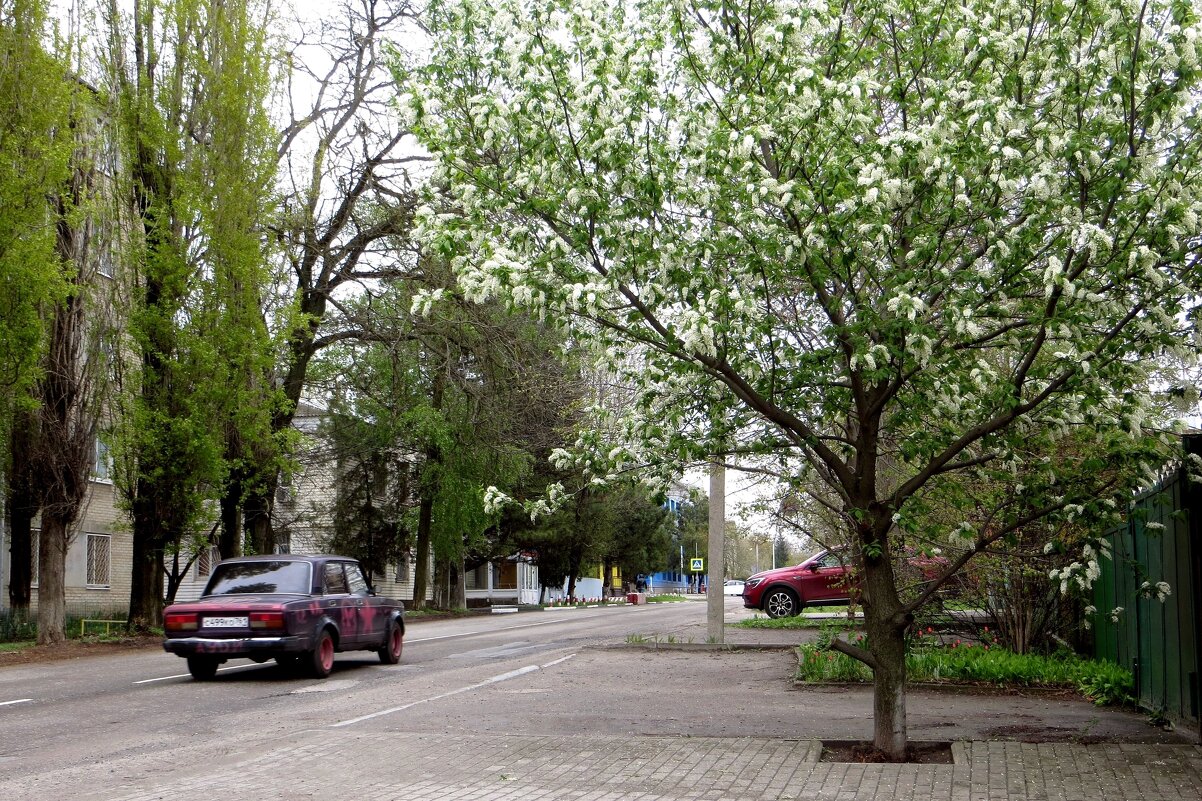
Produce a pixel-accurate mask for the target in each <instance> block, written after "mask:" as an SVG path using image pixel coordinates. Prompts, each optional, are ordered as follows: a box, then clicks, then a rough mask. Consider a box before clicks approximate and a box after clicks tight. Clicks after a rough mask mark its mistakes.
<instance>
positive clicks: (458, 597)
mask: <svg viewBox="0 0 1202 801" xmlns="http://www.w3.org/2000/svg"><path fill="white" fill-rule="evenodd" d="M489 569H490V570H491V569H492V566H491V565H490V566H489ZM447 608H449V609H467V582H466V574H465V573H464V570H463V562H462V561H461V560H457V559H452V560H450V562H449V563H448V570H447Z"/></svg>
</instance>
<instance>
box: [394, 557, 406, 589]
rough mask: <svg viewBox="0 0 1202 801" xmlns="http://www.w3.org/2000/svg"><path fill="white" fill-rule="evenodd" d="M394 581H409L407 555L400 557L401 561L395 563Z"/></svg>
mask: <svg viewBox="0 0 1202 801" xmlns="http://www.w3.org/2000/svg"><path fill="white" fill-rule="evenodd" d="M396 580H397V581H398V582H399V583H402V584H403V583H405V582H406V581H408V580H409V555H408V554H405V555H404V556H402V557H401V561H399V562H397V563H396Z"/></svg>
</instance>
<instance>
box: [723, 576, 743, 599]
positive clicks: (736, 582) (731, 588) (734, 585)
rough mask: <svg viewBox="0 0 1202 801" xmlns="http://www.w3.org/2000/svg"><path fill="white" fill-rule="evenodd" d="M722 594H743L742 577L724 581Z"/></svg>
mask: <svg viewBox="0 0 1202 801" xmlns="http://www.w3.org/2000/svg"><path fill="white" fill-rule="evenodd" d="M722 594H723V595H742V594H743V580H742V579H730V580H729V581H726V582H724V583H723V584H722Z"/></svg>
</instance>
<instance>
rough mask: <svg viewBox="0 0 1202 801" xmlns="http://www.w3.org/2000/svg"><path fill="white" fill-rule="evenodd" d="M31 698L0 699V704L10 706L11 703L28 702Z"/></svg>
mask: <svg viewBox="0 0 1202 801" xmlns="http://www.w3.org/2000/svg"><path fill="white" fill-rule="evenodd" d="M32 700H33V699H32V698H18V699H17V700H15V701H0V706H12V705H13V704H28V703H29V702H30V701H32Z"/></svg>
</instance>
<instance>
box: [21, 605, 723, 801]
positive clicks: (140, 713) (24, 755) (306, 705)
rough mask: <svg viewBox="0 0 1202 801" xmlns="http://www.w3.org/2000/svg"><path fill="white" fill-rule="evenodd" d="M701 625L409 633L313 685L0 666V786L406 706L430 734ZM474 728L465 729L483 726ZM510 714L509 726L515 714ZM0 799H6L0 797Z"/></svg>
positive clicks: (633, 611)
mask: <svg viewBox="0 0 1202 801" xmlns="http://www.w3.org/2000/svg"><path fill="white" fill-rule="evenodd" d="M737 603H738V601H737V599H731V600H730V601H728V605H732V608H735V606H734V605H737ZM704 615H705V605H704V604H700V603H685V604H660V605H650V606H641V607H610V608H597V609H574V610H559V611H545V612H537V613H522V614H511V615H491V616H480V617H469V618H459V619H453V620H437V621H423V622H416V623H414V622H411V623H410V624H409V626H408V629H407V632H406V637H405V646H404V653H403V656H402V661H401V664H399V665H395V666H385V665H381V664H380V663H379V661H378V659H377V658H376V656H375V654H374V653H372V652H367V651H362V652H349V653H346V654H339V655H338V657H337V659H336V662H335V667H334V672H333V674H332V675H331V676H330V677H329V678H328V679H325V680H311V679H306V678H297V677H295V676H292V675H289V674H288V673H286V672H285V671H283V670H281V669H280V668H278V667H277V666H276V665H275V663H274V662H268V663H264V664H255V663H253V662H250V661H247V660H234V661H231V662H229V663H226V664H225V665H223V666H222V668H221V669H220V672H219V673H218V676H217V678H216V680H214V681H213V682H195V681H193V680H192V679H191V677H190V676H189V675H188V673H187V669H186V667H185V665H184V660H182V659H180V658H178V657H176V656H173V655H171V654H167V653H164V652H161V651H140V652H135V653H121V654H115V655H106V656H95V657H87V658H82V659H77V660H71V661H65V662H51V663H43V664H32V665H22V666H11V667H6V668H2V669H0V776H12V775H13V774H14V773H17V772H19V773H21V774H23V775H36V774H38V773H41V772H45V771H56V770H61V769H62V768H63V767H64V766H70V765H75V766H86V765H90V764H91V765H94V764H99V763H101V762H104V761H111V760H113V759H114V758H133V764H136V763H137V759H138V758H139V757H142V756H144V757H146V758H147V759H149V760H150V762H151V763H152V764H158V763H159V762H160V760H162V759H163V758H165V757H167V756H168V755H170V754H171V752H172V751H173V750H175V749H179V748H191V747H193V746H196V745H198V744H201V745H202V746H203V748H202V750H203V751H204V752H207V753H209V754H211V755H214V756H212V757H209V758H217V759H219V758H220V754H221V753H223V752H227V751H237V750H240V749H243V748H247V747H253V746H252V745H250V744H252V743H253V742H254V741H255V740H257V739H261V738H272V737H274V736H279V735H283V734H286V733H287V732H290V731H295V730H297V729H307V728H314V727H325V726H330V725H337V724H343V725H357V724H356V723H355V721H358V722H359V725H368V724H372V725H380V723H381V722H383V720H384V719H385V718H391V719H393V720H396V719H404V720H407V721H410V722H412V721H413V719H414V713H412V712H410V713H409V714H405V715H402V713H403V712H405V711H406V710H412V709H414V708H415V707H425V708H424V709H421V710H420V712H421V713H422V714H421V717H422V718H423V719H425V720H427V722H428V723H432V725H434V726H435V727H437V720H438V718H439V715H440V711H439V708H438V706H439V705H438V702H439V701H442V700H447V701H448V702H454V701H459V702H462V701H466V700H468V699H466V698H460V699H457V698H456V696H461V695H470V694H471V693H472V691H473V690H477V689H480V688H484V687H489V686H491V685H494V684H500V683H502V682H504V681H507V680H510V679H517V678H520V677H523V676H524V675H525V674H528V673H532V672H535V671H548V672H550V671H557V672H560V673H563V674H570V673H571V672H572V670H573V667H572V666H571V665H570V663H571V661H572V660H574V659H575V658H576V657H577V655H578V654H579V652H580V651H581V649H584V648H588V647H590V646H596V645H603V644H606V643H609V644H621V643H623V642H625V640H626V638H627V635H630V634H638V635H640V636H649V637H655V636H662V637H664V638H665V639H666V638H668V637H671V636H673V635H672V632H673V631H681V630H683V629H685V628H688V627H690V626H694V627H695V626H696V625H698V621H700V622H701V623H702V624H703V623H704ZM684 638H685V635H683V634H682V635H681V639H682V641H683V639H684ZM469 703H470V701H469ZM444 709H445V706H444ZM485 717H486V716H485V715H476V716H475V718H474V720H473V725H487V724H486V723H485V722H484V720H483V718H485ZM511 717H514V718H516V719H519V720H520V719H521V717H522V716H521V714H520V710H519V711H518V713H517V714H515V715H513V716H511ZM0 788H2V784H0ZM0 797H7V798H18V797H19V796H10V795H7V794H6V793H4V792H3V791H2V789H0Z"/></svg>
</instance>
